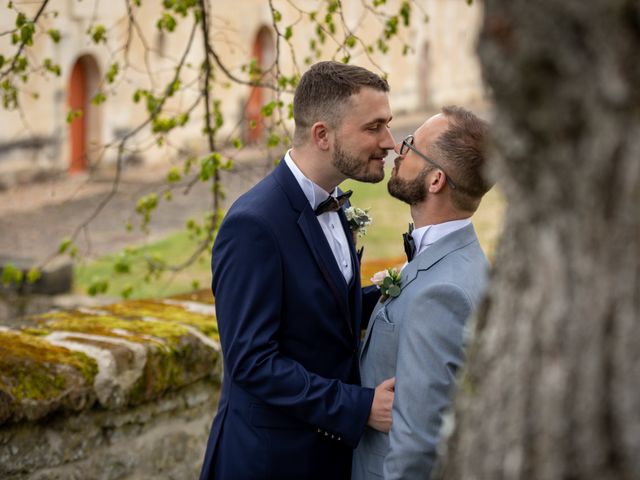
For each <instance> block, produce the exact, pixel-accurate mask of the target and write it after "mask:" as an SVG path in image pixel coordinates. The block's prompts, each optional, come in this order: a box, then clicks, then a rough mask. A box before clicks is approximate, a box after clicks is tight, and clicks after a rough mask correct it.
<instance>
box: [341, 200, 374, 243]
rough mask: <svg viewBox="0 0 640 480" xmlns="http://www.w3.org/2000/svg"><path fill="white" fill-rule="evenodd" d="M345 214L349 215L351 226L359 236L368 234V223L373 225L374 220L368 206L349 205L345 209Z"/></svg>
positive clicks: (348, 220) (352, 230)
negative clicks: (364, 207)
mask: <svg viewBox="0 0 640 480" xmlns="http://www.w3.org/2000/svg"><path fill="white" fill-rule="evenodd" d="M344 214H345V216H346V217H347V222H348V223H349V228H350V229H351V232H352V233H354V234H356V235H357V236H358V237H362V236H364V235H366V234H367V225H371V221H372V218H371V217H370V216H369V209H368V208H366V209H362V208H357V207H349V208H346V209H345V210H344Z"/></svg>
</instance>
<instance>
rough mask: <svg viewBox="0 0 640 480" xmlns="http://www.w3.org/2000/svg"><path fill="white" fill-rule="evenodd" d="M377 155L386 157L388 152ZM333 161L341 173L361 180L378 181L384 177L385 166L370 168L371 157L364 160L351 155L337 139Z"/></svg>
mask: <svg viewBox="0 0 640 480" xmlns="http://www.w3.org/2000/svg"><path fill="white" fill-rule="evenodd" d="M376 155H377V156H379V157H384V156H385V155H386V152H382V154H380V155H378V154H376ZM332 163H333V166H334V167H336V169H337V170H338V171H339V172H340V173H342V174H343V175H345V176H346V177H348V178H352V179H354V180H358V181H359V182H367V183H378V182H380V181H381V180H382V179H383V178H384V168H379V169H378V168H370V163H369V159H367V160H366V161H364V162H363V161H362V160H360V159H358V158H357V157H355V156H353V155H350V154H349V153H347V152H346V151H345V150H343V149H342V147H341V145H340V142H339V141H338V140H337V139H336V144H335V149H334V152H333V159H332ZM371 167H373V165H371ZM376 167H377V165H376Z"/></svg>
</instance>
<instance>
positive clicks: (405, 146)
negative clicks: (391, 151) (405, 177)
mask: <svg viewBox="0 0 640 480" xmlns="http://www.w3.org/2000/svg"><path fill="white" fill-rule="evenodd" d="M413 142H414V138H413V135H407V137H406V138H405V139H404V140H402V145H400V155H402V156H404V155H406V154H407V151H408V150H413V151H414V152H415V153H416V155H418V156H419V157H421V158H423V159H425V160H426V161H427V162H429V163H430V164H431V165H433V166H434V167H436V168H439V169H440V170H442V173H444V178H445V179H446V181H447V183H448V184H449V186H450V187H451V188H452V189H453V190H455V189H456V188H458V186H457V185H456V184H455V183H454V182H453V180H451V177H450V176H449V175H447V172H445V171H444V168H442V166H441V165H440V164H439V163H438V162H436V161H435V160H432V159H431V158H429V157H427V156H426V155H425V154H424V153H422V152H420V151H418V150H417V149H416V147H414V146H413Z"/></svg>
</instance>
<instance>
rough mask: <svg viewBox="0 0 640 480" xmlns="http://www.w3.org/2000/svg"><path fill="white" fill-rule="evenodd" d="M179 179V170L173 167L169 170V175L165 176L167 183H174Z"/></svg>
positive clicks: (180, 176) (180, 177)
mask: <svg viewBox="0 0 640 480" xmlns="http://www.w3.org/2000/svg"><path fill="white" fill-rule="evenodd" d="M181 179H182V175H180V170H179V169H178V167H173V168H172V169H171V170H169V173H168V174H167V182H169V183H176V182H179V181H180V180H181Z"/></svg>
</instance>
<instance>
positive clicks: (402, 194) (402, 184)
mask: <svg viewBox="0 0 640 480" xmlns="http://www.w3.org/2000/svg"><path fill="white" fill-rule="evenodd" d="M431 170H433V168H431V167H428V166H427V167H425V168H424V169H422V170H421V171H420V173H419V174H418V176H417V177H416V178H414V179H413V180H403V179H402V178H400V177H398V173H397V170H396V174H395V175H392V176H391V178H390V179H389V182H388V183H387V190H388V191H389V195H391V196H392V197H395V198H397V199H398V200H401V201H403V202H405V203H408V204H409V205H416V204H418V203H420V202H423V201H424V199H425V198H427V187H426V185H425V182H424V181H425V179H426V178H427V175H428V174H429V172H430V171H431Z"/></svg>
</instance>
